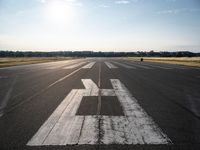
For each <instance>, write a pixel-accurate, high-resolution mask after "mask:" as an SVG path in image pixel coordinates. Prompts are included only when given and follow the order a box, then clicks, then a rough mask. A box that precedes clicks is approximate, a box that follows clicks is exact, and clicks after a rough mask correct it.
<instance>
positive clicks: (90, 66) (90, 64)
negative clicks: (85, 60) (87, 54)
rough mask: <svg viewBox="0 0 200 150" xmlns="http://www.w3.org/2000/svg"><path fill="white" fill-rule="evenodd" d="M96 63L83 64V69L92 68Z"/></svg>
mask: <svg viewBox="0 0 200 150" xmlns="http://www.w3.org/2000/svg"><path fill="white" fill-rule="evenodd" d="M95 63H96V62H90V63H89V64H87V65H85V66H83V67H82V68H83V69H91V68H92V67H93V66H94V64H95Z"/></svg>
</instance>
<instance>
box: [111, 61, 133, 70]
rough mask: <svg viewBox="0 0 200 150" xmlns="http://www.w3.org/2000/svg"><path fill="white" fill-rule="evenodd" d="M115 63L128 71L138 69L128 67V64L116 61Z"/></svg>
mask: <svg viewBox="0 0 200 150" xmlns="http://www.w3.org/2000/svg"><path fill="white" fill-rule="evenodd" d="M113 63H115V64H117V65H119V66H122V67H124V68H127V69H136V68H135V67H133V66H130V65H127V64H123V63H119V62H116V61H114V62H113Z"/></svg>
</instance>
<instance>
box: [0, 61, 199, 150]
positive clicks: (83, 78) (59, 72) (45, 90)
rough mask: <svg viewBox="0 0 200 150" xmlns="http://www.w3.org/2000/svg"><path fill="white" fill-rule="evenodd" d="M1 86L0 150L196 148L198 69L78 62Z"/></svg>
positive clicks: (26, 73)
mask: <svg viewBox="0 0 200 150" xmlns="http://www.w3.org/2000/svg"><path fill="white" fill-rule="evenodd" d="M0 83H1V84H0V96H1V99H0V131H1V132H0V149H20V150H21V149H31V150H32V149H39V150H43V149H50V150H53V149H80V150H82V149H87V150H88V149H89V150H90V149H91V150H93V149H109V150H110V149H111V150H112V149H113V150H114V149H120V150H121V149H139V150H140V149H162V150H163V149H164V150H165V149H187V150H188V149H191V150H193V149H199V148H200V109H199V108H200V92H199V89H200V68H196V67H187V66H181V65H172V64H161V63H154V62H136V61H128V60H124V59H114V58H83V59H74V60H66V61H59V62H49V63H40V64H32V65H23V66H14V67H7V68H1V69H0Z"/></svg>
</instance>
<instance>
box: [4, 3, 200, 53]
mask: <svg viewBox="0 0 200 150" xmlns="http://www.w3.org/2000/svg"><path fill="white" fill-rule="evenodd" d="M0 50H21V51H30V50H32V51H60V50H72V51H76V50H93V51H150V50H154V51H177V50H178V51H185V50H189V51H192V52H200V0H0Z"/></svg>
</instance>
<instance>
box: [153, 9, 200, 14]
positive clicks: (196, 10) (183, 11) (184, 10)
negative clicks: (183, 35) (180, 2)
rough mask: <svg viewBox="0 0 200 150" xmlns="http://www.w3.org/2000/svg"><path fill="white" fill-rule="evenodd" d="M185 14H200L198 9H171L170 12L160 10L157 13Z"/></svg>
mask: <svg viewBox="0 0 200 150" xmlns="http://www.w3.org/2000/svg"><path fill="white" fill-rule="evenodd" d="M185 12H200V9H186V8H182V9H171V10H162V11H158V12H157V13H158V14H179V13H185Z"/></svg>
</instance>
